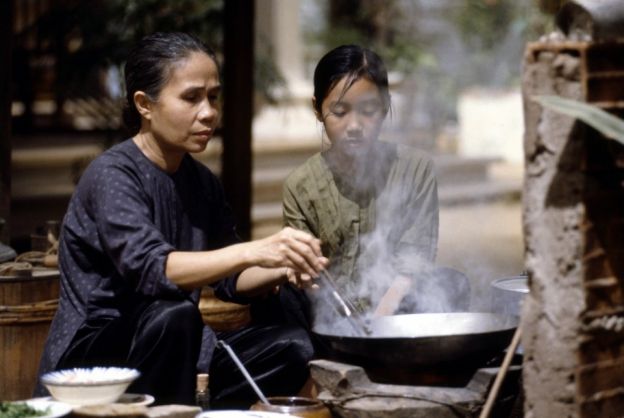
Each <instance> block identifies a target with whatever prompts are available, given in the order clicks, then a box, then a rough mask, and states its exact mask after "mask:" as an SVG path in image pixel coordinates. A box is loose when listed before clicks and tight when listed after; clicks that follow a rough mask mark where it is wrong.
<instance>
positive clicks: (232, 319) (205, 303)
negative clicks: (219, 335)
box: [199, 287, 251, 331]
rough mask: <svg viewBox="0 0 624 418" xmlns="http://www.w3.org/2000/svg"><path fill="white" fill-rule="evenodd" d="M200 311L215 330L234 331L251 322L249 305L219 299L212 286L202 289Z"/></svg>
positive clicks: (206, 322) (205, 321)
mask: <svg viewBox="0 0 624 418" xmlns="http://www.w3.org/2000/svg"><path fill="white" fill-rule="evenodd" d="M199 311H200V312H201V315H202V318H203V320H204V323H205V324H206V325H209V326H210V327H211V328H212V329H213V330H215V331H232V330H235V329H238V328H242V327H244V326H245V325H247V324H249V322H250V321H251V315H250V313H249V306H247V305H239V304H237V303H231V302H224V301H222V300H221V299H218V298H217V297H216V296H215V295H214V292H213V291H212V289H211V288H210V287H205V288H204V289H202V293H201V298H200V299H199Z"/></svg>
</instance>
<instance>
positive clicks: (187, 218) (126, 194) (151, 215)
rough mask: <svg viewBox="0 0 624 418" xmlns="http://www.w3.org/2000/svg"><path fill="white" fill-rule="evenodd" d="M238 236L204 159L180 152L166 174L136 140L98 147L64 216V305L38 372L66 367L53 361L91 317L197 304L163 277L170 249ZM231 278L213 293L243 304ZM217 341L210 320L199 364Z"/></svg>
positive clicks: (95, 320)
mask: <svg viewBox="0 0 624 418" xmlns="http://www.w3.org/2000/svg"><path fill="white" fill-rule="evenodd" d="M236 242H238V237H237V235H236V231H235V224H234V220H233V217H232V214H231V211H230V209H229V207H228V206H227V204H226V203H225V199H224V195H223V190H222V188H221V185H220V183H219V181H218V179H217V178H216V176H215V175H214V174H213V173H211V172H210V170H209V169H208V168H207V167H205V166H203V165H202V164H201V163H199V162H197V161H196V160H194V159H193V158H192V157H190V156H189V155H186V156H185V157H184V159H183V161H182V163H181V165H180V167H179V169H178V170H177V171H176V172H175V173H174V174H168V173H166V172H164V171H163V170H161V169H160V168H159V167H157V166H156V165H155V164H154V163H152V162H151V161H150V160H149V159H147V158H146V157H145V155H144V154H143V153H142V152H141V151H140V150H139V148H138V147H137V146H136V145H135V143H134V142H133V141H132V140H126V141H124V142H123V143H121V144H118V145H116V146H114V147H112V148H111V149H109V150H108V151H106V152H104V153H103V154H102V155H100V156H99V157H98V158H96V159H95V160H94V161H93V163H92V164H90V166H89V167H88V168H87V170H86V171H85V172H84V174H83V175H82V177H81V179H80V182H79V184H78V186H77V188H76V190H75V192H74V195H73V197H72V199H71V201H70V204H69V207H68V210H67V213H66V216H65V218H64V220H63V228H62V233H61V239H60V247H59V264H60V271H61V295H60V303H59V309H58V312H57V314H56V316H55V318H54V320H53V322H52V325H51V329H50V334H49V336H48V340H47V342H46V346H45V350H44V353H43V356H42V360H41V364H40V374H43V373H45V372H47V371H50V370H54V369H56V368H58V367H59V366H61V365H62V364H59V362H60V361H61V360H62V358H63V356H64V355H65V354H66V353H67V351H68V349H69V348H70V346H71V345H72V344H76V339H77V338H78V337H77V334H78V332H79V330H80V332H82V333H84V331H85V327H87V325H89V326H90V327H91V328H93V324H101V323H103V321H104V322H106V321H112V320H115V319H117V320H118V319H119V318H124V321H125V318H126V316H127V317H131V316H133V315H135V313H136V309H137V308H136V307H137V306H142V305H147V304H149V303H150V302H151V301H155V300H158V301H161V300H164V301H174V302H175V301H178V302H180V303H187V302H190V303H192V304H193V305H196V304H197V302H198V298H199V290H195V291H192V292H188V291H184V290H181V289H180V288H178V287H177V286H176V285H175V284H174V283H172V282H171V281H170V280H169V279H168V278H167V277H166V275H165V261H166V258H167V255H168V254H169V253H170V252H171V251H174V250H176V251H199V250H212V249H217V248H221V247H224V246H226V245H230V244H233V243H236ZM236 279H237V276H233V277H229V278H227V279H224V280H221V281H219V282H217V284H215V286H214V287H215V293H216V294H217V296H218V297H220V298H222V299H225V300H231V301H232V300H233V301H238V302H246V301H245V300H244V299H242V298H237V297H236V296H235V292H234V290H235V286H236ZM126 322H127V321H126ZM81 327H82V329H81ZM97 327H99V325H96V328H97ZM115 332H117V334H119V332H118V331H115ZM114 335H115V334H113V336H114ZM215 341H216V338H215V335H214V333H212V332H211V330H210V329H209V328H207V327H206V328H205V329H204V331H203V341H202V354H201V358H200V359H199V360H200V364H201V365H202V368H204V369H207V368H208V367H209V365H210V358H211V357H212V351H213V350H214V345H215ZM87 357H88V356H87ZM85 365H86V366H89V365H95V364H85ZM187 380H188V379H187ZM212 383H213V382H212V380H211V384H212ZM217 383H218V382H217ZM186 399H188V398H184V399H183V400H186ZM174 400H175V399H174Z"/></svg>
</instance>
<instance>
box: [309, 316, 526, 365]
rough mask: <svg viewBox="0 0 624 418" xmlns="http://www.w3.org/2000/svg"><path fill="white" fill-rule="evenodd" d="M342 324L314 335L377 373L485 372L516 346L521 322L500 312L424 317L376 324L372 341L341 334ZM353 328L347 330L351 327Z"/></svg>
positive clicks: (345, 357) (339, 354)
mask: <svg viewBox="0 0 624 418" xmlns="http://www.w3.org/2000/svg"><path fill="white" fill-rule="evenodd" d="M339 325H340V324H336V323H333V324H317V325H315V327H314V329H313V332H314V333H315V334H316V335H317V336H319V337H320V338H321V340H322V341H324V342H325V343H326V344H327V346H328V348H329V350H330V351H331V354H333V357H336V358H338V359H339V360H344V361H346V362H349V363H351V364H358V365H362V366H364V367H367V366H374V367H376V368H383V367H392V368H410V369H419V368H421V369H431V368H435V367H448V366H451V367H454V366H458V367H464V368H465V367H480V366H482V365H483V364H485V363H486V362H487V361H488V360H490V359H491V358H492V357H494V356H496V355H497V354H500V353H501V352H502V351H503V350H504V349H505V348H506V347H507V346H508V345H509V343H510V342H511V339H512V337H513V333H514V330H515V328H516V327H517V325H518V318H517V317H515V316H512V315H502V314H495V313H473V312H454V313H423V314H409V315H395V316H384V317H379V318H375V319H373V320H372V321H371V322H370V324H369V328H370V330H371V333H370V335H368V336H350V335H348V334H346V335H345V334H341V332H340V331H339V330H340V329H345V328H343V327H341V326H339ZM347 329H348V328H347Z"/></svg>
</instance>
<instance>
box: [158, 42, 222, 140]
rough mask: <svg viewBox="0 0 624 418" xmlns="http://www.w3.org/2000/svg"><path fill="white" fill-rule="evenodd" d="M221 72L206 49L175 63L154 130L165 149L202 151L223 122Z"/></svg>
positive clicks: (162, 96)
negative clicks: (220, 111) (221, 114)
mask: <svg viewBox="0 0 624 418" xmlns="http://www.w3.org/2000/svg"><path fill="white" fill-rule="evenodd" d="M220 91H221V85H220V84H219V71H218V69H217V65H216V64H215V62H214V61H213V60H212V58H210V57H209V56H208V55H206V54H205V53H203V52H193V53H191V55H189V57H188V58H187V59H185V60H184V61H181V62H179V63H177V64H175V65H174V66H173V67H172V69H171V74H170V78H169V80H168V81H167V83H166V84H165V86H164V87H163V89H162V90H161V92H160V95H159V97H158V100H156V102H154V103H152V104H151V106H150V110H151V111H150V113H149V116H148V119H149V121H150V131H151V133H152V135H153V136H154V138H155V139H156V141H157V142H158V143H159V145H160V146H161V147H162V148H163V150H165V151H172V152H176V151H177V152H201V151H203V150H204V149H205V148H206V145H207V144H208V141H209V140H210V138H212V136H213V134H214V131H215V128H216V127H217V124H218V123H219V94H220Z"/></svg>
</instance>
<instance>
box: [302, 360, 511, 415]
mask: <svg viewBox="0 0 624 418" xmlns="http://www.w3.org/2000/svg"><path fill="white" fill-rule="evenodd" d="M310 370H311V374H312V379H313V380H314V382H315V383H316V385H317V387H318V388H319V399H321V400H323V402H325V403H326V404H327V405H328V406H329V407H330V409H331V411H332V414H333V416H334V417H340V418H356V417H357V418H408V417H409V418H421V417H422V418H425V417H428V418H431V417H435V418H458V417H462V418H473V417H474V418H476V417H478V416H479V413H480V411H481V408H482V406H483V403H484V401H485V398H486V397H487V393H488V391H489V388H490V387H491V385H492V383H493V381H494V379H495V378H496V373H497V372H498V368H496V367H489V368H481V369H478V370H476V371H474V373H473V374H472V375H471V376H470V378H469V380H468V381H467V382H466V383H464V384H462V385H461V386H444V385H438V386H423V385H407V384H389V383H377V382H375V381H372V380H371V379H370V378H369V376H368V374H367V372H366V371H365V370H364V369H363V368H362V367H360V366H356V365H351V364H345V363H338V362H335V361H330V360H315V361H312V362H311V363H310ZM520 374H521V366H520V365H514V366H511V368H510V370H509V371H508V373H507V376H506V379H505V383H504V385H503V387H502V389H501V392H500V393H499V397H498V402H497V405H496V407H495V409H494V410H493V412H492V414H491V418H502V417H505V418H508V417H511V416H515V415H514V414H515V413H518V411H519V410H521V402H522V397H521V396H519V395H518V393H519V392H520V380H521V379H520ZM518 416H521V415H518Z"/></svg>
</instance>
